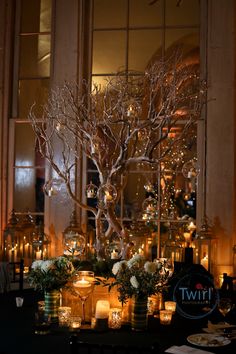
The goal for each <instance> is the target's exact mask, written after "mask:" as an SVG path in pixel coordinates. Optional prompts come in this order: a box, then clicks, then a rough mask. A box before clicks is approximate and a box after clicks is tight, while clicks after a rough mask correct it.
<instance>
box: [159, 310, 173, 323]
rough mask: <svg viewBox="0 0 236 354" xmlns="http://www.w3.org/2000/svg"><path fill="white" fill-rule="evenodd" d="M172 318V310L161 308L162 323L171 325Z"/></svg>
mask: <svg viewBox="0 0 236 354" xmlns="http://www.w3.org/2000/svg"><path fill="white" fill-rule="evenodd" d="M171 320H172V311H168V310H161V311H160V324H162V325H169V324H171Z"/></svg>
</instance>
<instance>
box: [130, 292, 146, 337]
mask: <svg viewBox="0 0 236 354" xmlns="http://www.w3.org/2000/svg"><path fill="white" fill-rule="evenodd" d="M147 324H148V307H147V297H138V296H135V297H133V298H132V312H131V328H132V330H134V331H145V330H146V329H147Z"/></svg>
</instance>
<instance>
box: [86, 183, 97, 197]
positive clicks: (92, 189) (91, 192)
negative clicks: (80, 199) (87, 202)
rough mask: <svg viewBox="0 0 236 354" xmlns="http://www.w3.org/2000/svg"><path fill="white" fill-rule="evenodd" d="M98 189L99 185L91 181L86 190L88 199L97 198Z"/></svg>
mask: <svg viewBox="0 0 236 354" xmlns="http://www.w3.org/2000/svg"><path fill="white" fill-rule="evenodd" d="M97 190H98V187H97V186H95V184H93V183H92V182H91V181H90V183H89V184H88V185H87V186H86V189H85V192H86V197H87V198H88V199H90V198H96V197H97Z"/></svg>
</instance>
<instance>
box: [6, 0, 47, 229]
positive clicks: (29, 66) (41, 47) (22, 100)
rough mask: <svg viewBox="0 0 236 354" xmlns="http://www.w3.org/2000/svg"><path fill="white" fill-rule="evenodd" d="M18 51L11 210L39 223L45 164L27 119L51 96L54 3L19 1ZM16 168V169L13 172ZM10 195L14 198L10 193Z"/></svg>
mask: <svg viewBox="0 0 236 354" xmlns="http://www.w3.org/2000/svg"><path fill="white" fill-rule="evenodd" d="M15 41H16V45H15V48H16V51H15V55H14V57H15V62H14V80H13V82H14V87H13V102H12V117H11V119H10V132H11V144H12V146H14V151H13V154H12V155H11V161H10V162H11V164H10V171H9V172H10V176H11V183H12V184H11V185H10V189H11V190H13V198H12V201H10V202H11V205H10V207H11V209H13V208H14V209H15V211H16V213H18V214H22V213H23V214H24V213H27V212H30V213H31V214H33V215H35V219H36V222H37V220H40V219H42V218H43V214H44V193H43V185H44V178H45V177H44V175H45V161H44V159H42V158H41V156H40V155H39V153H38V151H37V147H36V146H35V135H34V133H33V130H32V128H31V126H30V124H29V122H28V119H27V116H28V114H29V110H30V108H31V106H32V105H33V104H34V102H36V101H37V107H39V106H40V105H41V104H43V103H44V102H45V101H46V99H47V96H48V90H49V84H50V46H51V0H33V1H32V0H21V1H17V16H16V38H15ZM12 166H13V170H12ZM9 195H12V193H11V194H9Z"/></svg>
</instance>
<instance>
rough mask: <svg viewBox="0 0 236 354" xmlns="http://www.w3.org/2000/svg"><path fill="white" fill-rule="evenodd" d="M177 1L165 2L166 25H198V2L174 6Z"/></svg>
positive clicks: (193, 0)
mask: <svg viewBox="0 0 236 354" xmlns="http://www.w3.org/2000/svg"><path fill="white" fill-rule="evenodd" d="M176 4H177V0H166V10H165V12H166V25H167V26H168V25H172V26H174V25H198V24H199V0H187V1H181V4H180V5H179V6H176Z"/></svg>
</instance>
